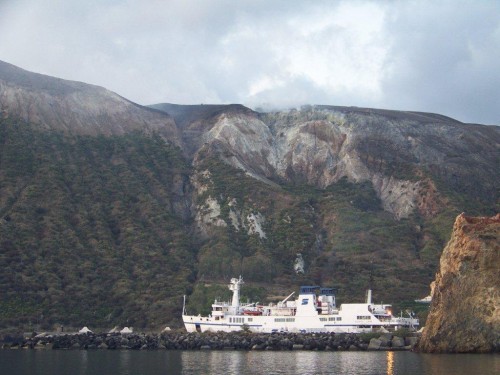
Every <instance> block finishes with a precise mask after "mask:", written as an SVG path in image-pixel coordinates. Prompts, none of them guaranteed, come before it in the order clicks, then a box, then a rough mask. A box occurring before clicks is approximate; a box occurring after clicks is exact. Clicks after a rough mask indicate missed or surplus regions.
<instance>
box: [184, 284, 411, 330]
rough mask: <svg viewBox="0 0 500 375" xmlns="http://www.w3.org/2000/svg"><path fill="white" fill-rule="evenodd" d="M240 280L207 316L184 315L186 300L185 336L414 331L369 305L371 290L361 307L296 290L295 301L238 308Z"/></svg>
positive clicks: (388, 310)
mask: <svg viewBox="0 0 500 375" xmlns="http://www.w3.org/2000/svg"><path fill="white" fill-rule="evenodd" d="M241 284H243V279H242V278H241V276H240V278H239V279H237V278H233V279H231V283H230V284H229V289H230V290H232V291H233V298H232V302H231V303H229V302H218V301H217V300H215V302H214V303H213V304H212V314H210V315H209V316H201V315H187V314H186V300H185V298H184V306H183V310H182V320H183V321H184V325H185V327H186V330H187V331H188V332H205V331H223V332H230V331H239V330H245V329H248V330H250V331H252V332H267V333H273V332H335V333H362V332H375V331H394V330H397V329H399V328H408V329H410V330H416V329H417V328H418V325H419V323H418V319H417V318H415V317H414V316H413V315H412V314H411V313H409V314H408V317H403V316H400V317H395V316H393V315H392V307H391V305H384V304H379V305H376V304H373V303H372V300H371V299H372V297H371V290H368V292H367V297H366V302H365V303H344V304H341V305H340V307H337V306H336V304H335V290H334V289H333V288H320V287H318V286H302V287H300V293H299V297H298V298H297V299H295V300H290V299H291V297H292V296H293V295H294V294H295V292H293V293H291V294H290V295H289V296H288V297H287V298H285V299H284V300H283V301H281V302H278V303H277V304H273V303H271V304H269V305H259V304H257V303H248V304H240V288H241Z"/></svg>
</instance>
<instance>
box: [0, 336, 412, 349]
mask: <svg viewBox="0 0 500 375" xmlns="http://www.w3.org/2000/svg"><path fill="white" fill-rule="evenodd" d="M417 341H418V337H417V336H415V334H408V335H407V336H406V337H405V336H403V335H399V336H398V335H397V334H391V333H382V334H332V333H275V334H259V333H249V332H231V333H224V332H213V333H212V332H205V333H186V332H177V331H171V332H164V333H161V334H145V333H139V334H138V333H131V334H120V333H92V332H89V333H84V334H38V335H37V334H32V335H30V337H23V336H19V337H15V336H6V337H4V341H3V343H2V348H3V349H73V350H92V349H96V350H99V349H100V350H326V351H337V350H338V351H347V350H351V351H359V350H412V349H413V347H414V346H415V344H416V343H417Z"/></svg>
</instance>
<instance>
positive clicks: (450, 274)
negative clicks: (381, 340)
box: [419, 214, 500, 353]
mask: <svg viewBox="0 0 500 375" xmlns="http://www.w3.org/2000/svg"><path fill="white" fill-rule="evenodd" d="M499 244H500V214H497V215H496V216H494V217H491V218H489V217H467V216H465V215H464V214H461V215H460V216H458V217H457V219H456V221H455V225H454V226H453V233H452V236H451V239H450V242H449V243H448V245H447V246H446V248H445V249H444V251H443V254H442V255H441V261H440V269H439V272H438V273H437V275H436V281H435V284H434V290H433V294H432V305H431V311H430V314H429V317H428V319H427V324H426V326H425V330H424V333H423V335H422V338H421V340H420V343H419V348H420V350H422V351H425V352H454V353H470V352H480V353H484V352H499V351H500V245H499Z"/></svg>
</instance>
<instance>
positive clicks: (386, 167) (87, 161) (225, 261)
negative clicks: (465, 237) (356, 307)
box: [0, 63, 500, 327]
mask: <svg viewBox="0 0 500 375" xmlns="http://www.w3.org/2000/svg"><path fill="white" fill-rule="evenodd" d="M0 107H1V108H0V110H2V118H1V120H0V145H1V147H0V267H2V269H4V270H7V271H6V272H5V273H3V275H2V277H1V278H0V284H1V289H0V290H1V293H2V298H1V299H0V304H1V306H0V311H1V313H0V314H1V315H0V323H1V324H2V325H3V326H6V325H12V324H17V323H19V322H20V323H21V324H24V325H27V324H29V323H30V322H31V323H34V322H38V321H39V322H41V323H43V324H45V325H47V326H49V325H51V324H53V323H56V322H60V323H65V324H77V325H78V324H84V323H85V324H93V325H101V326H109V325H114V324H124V325H125V324H126V325H135V326H141V327H153V326H161V325H163V324H172V325H176V324H179V314H180V308H181V301H182V294H188V295H189V298H188V301H189V305H188V308H191V309H193V310H194V309H196V310H197V311H201V310H205V309H206V308H207V307H208V306H209V304H210V303H211V301H210V300H211V298H212V297H224V293H227V291H226V290H225V288H223V289H221V288H219V287H218V285H219V284H220V283H222V284H225V283H226V282H227V279H228V278H230V277H232V276H235V275H238V274H241V275H243V277H244V278H245V280H246V281H247V284H246V286H245V290H244V293H245V291H246V293H247V295H246V296H251V297H254V298H255V299H259V300H262V301H263V300H264V299H265V298H266V297H268V296H272V295H274V296H276V295H277V296H279V295H283V294H284V293H286V294H288V293H289V291H290V289H293V288H295V287H296V286H298V285H300V284H305V283H307V284H322V285H333V286H338V287H340V289H339V299H340V300H344V301H346V300H349V301H355V300H360V299H362V298H363V294H364V289H365V288H366V287H367V286H368V283H369V280H370V279H371V280H373V287H374V289H375V298H376V299H377V298H379V299H383V300H385V301H389V300H391V301H393V300H400V299H405V298H406V299H409V300H413V299H414V298H417V297H421V296H422V295H426V294H427V286H428V284H429V282H430V281H431V279H432V277H433V275H434V272H435V270H436V267H437V264H438V258H439V254H440V251H441V249H442V248H443V245H444V243H445V241H446V240H447V238H448V236H449V228H451V223H452V222H453V218H454V217H455V216H456V214H457V213H459V212H462V211H466V212H468V213H470V214H479V215H490V214H492V213H494V212H495V210H497V209H498V181H499V180H500V179H499V172H498V168H497V165H498V162H499V160H498V159H499V157H498V145H499V140H500V132H499V130H498V127H492V126H490V127H488V126H482V125H470V124H462V123H460V122H458V121H455V120H453V119H449V118H447V117H444V116H440V115H435V114H426V113H414V112H398V111H387V110H375V109H363V108H354V107H330V106H308V107H303V108H301V109H300V110H289V111H283V112H274V113H257V112H255V111H252V110H250V109H248V108H246V107H244V106H241V105H238V104H234V105H198V106H194V105H192V106H181V105H173V104H157V105H154V106H152V107H153V108H147V107H142V106H139V105H137V104H134V103H131V102H129V101H127V100H126V99H123V98H121V97H120V96H118V95H116V94H114V93H111V92H109V91H107V90H105V89H102V88H99V87H96V86H91V85H85V84H83V83H75V82H69V81H64V80H60V79H56V78H51V77H47V76H42V75H38V74H33V73H29V72H26V71H24V70H21V69H19V68H16V67H13V66H11V65H9V64H6V63H0ZM295 262H303V263H304V267H303V270H304V272H303V273H300V272H299V273H296V272H295V269H294V264H295ZM254 298H252V299H254ZM193 312H194V311H193Z"/></svg>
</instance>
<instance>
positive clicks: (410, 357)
mask: <svg viewBox="0 0 500 375" xmlns="http://www.w3.org/2000/svg"><path fill="white" fill-rule="evenodd" d="M0 374H2V375H3V374H9V375H10V374H12V375H28V374H29V375H66V374H72V375H106V374H110V375H111V374H113V375H122V374H123V375H153V374H155V375H156V374H162V375H167V374H186V375H190V374H193V375H194V374H197V375H198V374H228V375H229V374H300V375H309V374H348V375H381V374H383V375H399V374H404V375H412V374H426V375H427V374H428V375H443V374H454V375H475V374H481V375H490V374H491V375H493V374H495V375H497V374H500V355H498V354H460V355H457V354H456V355H452V354H439V355H437V354H434V355H431V354H418V353H412V352H309V351H300V352H299V351H294V352H291V351H290V352H269V351H265V352H256V351H248V352H246V351H149V352H148V351H84V350H82V351H64V350H53V351H42V350H40V351H38V350H0Z"/></svg>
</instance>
